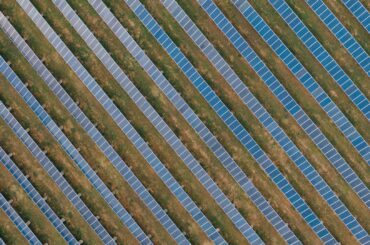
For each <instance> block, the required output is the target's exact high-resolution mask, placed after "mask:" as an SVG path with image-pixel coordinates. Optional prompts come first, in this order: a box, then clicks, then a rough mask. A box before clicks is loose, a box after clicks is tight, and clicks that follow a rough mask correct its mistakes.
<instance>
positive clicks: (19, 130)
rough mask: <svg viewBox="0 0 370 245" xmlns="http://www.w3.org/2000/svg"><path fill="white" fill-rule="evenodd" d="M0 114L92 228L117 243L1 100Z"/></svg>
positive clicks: (108, 240)
mask: <svg viewBox="0 0 370 245" xmlns="http://www.w3.org/2000/svg"><path fill="white" fill-rule="evenodd" d="M0 116H1V117H2V119H3V120H4V121H5V122H6V123H7V124H8V126H9V127H10V128H11V129H12V130H13V131H14V133H15V134H16V135H17V137H18V138H19V139H20V140H21V141H22V142H23V144H24V145H25V146H26V147H27V149H28V150H29V151H30V152H31V153H32V155H33V156H34V157H35V158H36V159H37V160H38V161H39V163H40V164H41V166H42V167H43V168H44V169H45V171H46V172H47V173H48V174H49V176H50V177H51V178H52V179H53V180H54V182H55V183H56V184H57V185H58V187H59V188H60V189H61V190H62V191H63V193H64V194H65V195H66V197H67V198H68V199H69V200H70V201H71V203H72V204H73V205H74V206H75V207H76V208H77V210H78V211H79V213H80V214H81V215H82V217H83V218H84V219H85V221H86V222H87V223H88V224H89V225H90V226H91V228H92V229H93V230H94V231H95V232H96V233H97V234H98V236H99V237H100V239H101V240H102V241H103V242H104V243H106V244H115V242H114V239H113V238H112V237H111V236H110V235H109V233H108V232H107V231H106V230H105V228H104V227H103V226H102V225H101V224H100V222H99V221H98V219H97V218H96V217H95V216H94V215H93V213H92V212H91V211H90V210H89V208H88V207H87V206H86V204H85V203H84V202H83V201H82V200H81V198H80V197H79V195H78V194H77V193H76V192H75V191H74V190H73V188H72V187H71V186H70V185H69V183H68V182H67V181H66V180H65V178H64V177H63V175H62V174H61V173H60V172H59V171H58V169H57V168H56V167H55V166H54V164H53V163H52V162H51V161H50V160H49V158H48V157H47V156H46V155H45V153H44V152H43V151H42V150H41V149H40V147H39V146H38V145H37V144H36V143H35V141H34V140H33V139H32V138H31V137H30V136H29V134H28V133H27V131H26V130H25V129H24V128H23V127H22V126H21V125H20V124H19V122H18V121H17V120H16V119H15V118H14V117H13V115H12V114H11V113H10V112H9V110H8V109H7V108H6V107H5V105H4V104H3V103H2V102H1V101H0Z"/></svg>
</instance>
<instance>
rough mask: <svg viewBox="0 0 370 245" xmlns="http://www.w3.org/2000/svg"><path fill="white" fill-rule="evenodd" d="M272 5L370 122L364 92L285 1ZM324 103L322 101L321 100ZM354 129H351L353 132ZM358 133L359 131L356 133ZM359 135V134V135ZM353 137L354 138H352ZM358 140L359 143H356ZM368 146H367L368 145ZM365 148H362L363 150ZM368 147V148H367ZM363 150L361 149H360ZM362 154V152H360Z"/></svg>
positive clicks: (279, 0) (270, 0)
mask: <svg viewBox="0 0 370 245" xmlns="http://www.w3.org/2000/svg"><path fill="white" fill-rule="evenodd" d="M269 2H270V4H271V5H272V6H273V7H274V8H275V10H276V11H277V12H278V13H279V14H280V16H281V17H282V18H283V19H284V21H285V22H286V23H287V24H288V25H289V26H290V28H291V29H292V30H293V31H294V32H295V34H296V35H297V36H298V37H299V39H300V40H301V41H302V42H303V43H304V45H305V46H306V47H307V48H308V50H310V52H311V53H312V54H313V56H314V57H316V59H317V60H318V61H319V62H320V64H321V65H322V66H323V67H324V68H325V69H326V71H327V72H328V73H329V74H330V75H331V76H332V77H333V79H334V80H335V81H336V82H337V83H338V85H339V86H340V87H341V88H342V89H343V91H344V92H345V93H346V94H347V95H348V97H349V98H350V99H351V101H352V102H353V103H354V104H355V105H356V106H357V107H358V109H359V110H360V111H361V112H362V113H363V114H364V115H365V116H366V117H367V119H369V120H370V103H369V100H368V99H367V98H366V97H365V96H363V94H362V92H361V91H360V90H359V89H358V88H357V86H356V85H355V84H354V83H353V81H352V80H351V78H350V77H349V76H348V75H347V74H346V73H345V72H344V71H343V70H342V68H341V67H340V66H339V65H338V64H337V62H336V61H335V60H334V59H333V57H332V56H331V55H330V54H329V53H328V52H327V51H326V50H325V48H324V47H323V46H322V45H321V44H320V43H319V42H318V41H317V39H316V38H315V36H314V35H313V34H312V33H311V32H310V31H309V30H308V28H307V27H306V26H305V25H304V24H303V22H302V21H301V20H300V19H299V18H298V16H297V15H296V14H295V13H294V12H293V10H292V9H291V8H290V7H289V5H288V4H287V3H286V2H285V1H283V0H269ZM319 100H320V101H322V99H319ZM321 103H322V107H325V106H326V105H327V102H325V101H322V102H321ZM324 110H325V111H326V112H327V113H328V114H329V116H330V117H333V116H335V115H333V114H332V112H331V111H330V110H328V109H326V108H324ZM353 130H354V129H349V131H351V132H352V131H353ZM342 132H343V133H344V134H345V136H346V137H347V138H348V139H349V140H350V142H352V144H353V145H355V146H357V145H358V146H360V145H362V144H364V143H365V141H364V140H363V139H362V137H361V138H358V137H355V138H354V136H353V135H351V134H350V135H348V133H347V132H346V131H342ZM355 133H357V131H356V132H355ZM357 134H358V133H357ZM350 136H352V137H350ZM354 140H357V141H354ZM365 144H366V143H365ZM366 146H367V144H366ZM363 147H364V146H362V148H363ZM367 147H368V146H367ZM360 149H361V148H360ZM360 153H361V152H360Z"/></svg>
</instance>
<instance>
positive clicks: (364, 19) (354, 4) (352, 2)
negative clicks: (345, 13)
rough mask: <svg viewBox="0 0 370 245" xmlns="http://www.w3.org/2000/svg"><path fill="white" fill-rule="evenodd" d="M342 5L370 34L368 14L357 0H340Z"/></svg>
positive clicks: (369, 14)
mask: <svg viewBox="0 0 370 245" xmlns="http://www.w3.org/2000/svg"><path fill="white" fill-rule="evenodd" d="M342 3H343V4H344V5H345V6H346V7H347V8H348V10H349V11H350V12H351V13H352V14H353V15H354V16H355V17H356V19H357V20H358V21H359V22H360V24H361V25H362V26H363V27H364V28H365V29H366V30H367V32H368V33H369V32H370V13H369V11H368V10H367V9H366V8H365V7H364V5H362V3H361V2H360V1H358V0H342Z"/></svg>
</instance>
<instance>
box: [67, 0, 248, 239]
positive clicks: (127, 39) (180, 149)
mask: <svg viewBox="0 0 370 245" xmlns="http://www.w3.org/2000/svg"><path fill="white" fill-rule="evenodd" d="M90 4H91V5H92V6H93V7H94V8H95V10H96V11H97V12H98V14H99V15H100V16H101V17H102V18H103V20H104V21H105V22H106V23H107V25H108V26H110V27H111V29H113V31H114V30H115V31H116V34H117V36H118V38H119V39H120V40H121V42H122V44H123V45H124V46H125V47H126V48H127V49H128V50H129V51H130V52H131V54H132V55H133V56H134V57H135V58H136V60H137V61H138V62H139V64H140V65H141V66H142V67H143V68H144V70H145V71H146V72H147V73H148V75H149V76H151V77H152V78H153V81H155V82H156V83H157V85H158V84H159V87H163V83H164V82H166V83H167V84H166V85H164V86H165V87H167V86H170V85H169V82H168V81H167V80H166V78H165V77H164V76H163V75H162V74H161V72H160V71H159V70H158V68H157V67H156V66H155V65H154V64H153V63H152V61H151V60H150V59H149V58H148V57H147V56H146V54H145V53H144V51H143V50H142V49H141V48H140V47H139V46H138V45H137V43H136V42H135V41H134V40H133V39H132V37H131V36H130V35H129V34H128V33H127V31H126V30H125V29H124V28H123V27H122V26H121V25H120V23H119V22H118V20H117V19H116V18H115V17H114V16H113V14H112V13H111V12H110V11H109V9H108V8H107V7H106V6H105V5H104V4H103V3H102V2H101V1H93V0H92V1H90ZM62 8H63V7H62V6H60V9H62ZM65 9H67V7H66V8H65ZM65 16H68V13H65ZM71 18H73V17H71ZM74 19H75V20H77V19H78V17H77V16H76V17H74ZM79 22H80V23H78V22H77V21H76V23H74V24H73V25H74V26H82V25H83V24H82V22H81V21H79ZM112 27H114V28H112ZM80 29H81V32H84V34H83V35H82V37H83V38H84V39H85V41H86V43H87V44H88V45H89V46H90V47H94V49H93V50H94V52H95V54H97V56H98V57H99V58H100V59H101V61H102V63H103V64H104V65H105V66H106V68H107V69H108V70H109V71H110V72H111V73H112V75H113V76H114V77H115V78H116V80H117V81H118V83H119V84H120V85H121V87H122V88H123V89H124V90H125V91H126V92H127V93H128V94H129V96H130V97H131V98H132V99H133V100H134V102H135V103H136V104H137V105H138V107H139V108H140V109H141V110H142V111H143V113H144V114H145V115H146V116H147V118H148V119H149V120H150V121H151V122H152V124H153V125H154V126H155V127H156V128H157V130H158V131H159V132H160V133H161V134H162V136H163V137H164V138H165V139H166V141H167V142H168V143H169V144H170V145H171V147H172V148H173V149H174V151H175V152H176V153H177V154H178V156H179V157H180V158H181V159H182V160H183V161H184V163H185V164H186V165H187V166H188V167H189V169H190V170H191V171H192V172H193V173H194V175H195V176H196V177H197V178H198V180H199V181H200V182H201V183H202V184H203V185H204V187H205V188H206V189H207V190H208V191H209V192H210V194H211V195H212V196H213V198H214V199H215V200H216V202H217V203H218V204H219V205H220V206H221V208H222V209H223V210H224V211H225V213H226V214H227V215H228V216H229V217H230V218H231V220H232V221H233V222H234V224H235V225H236V227H238V229H239V230H240V231H241V232H242V233H243V234H247V233H248V232H249V230H250V229H252V228H251V227H250V225H249V224H248V223H247V222H246V221H245V219H244V218H243V217H242V216H241V214H240V213H239V212H238V211H237V209H236V208H235V207H234V205H233V204H232V203H231V202H230V201H229V200H228V199H227V197H226V196H225V195H224V194H223V193H222V191H221V190H220V189H219V188H218V187H217V185H216V183H215V182H214V181H213V180H212V179H211V178H210V177H209V175H208V174H207V172H206V171H205V170H204V169H203V168H202V166H201V165H200V164H199V162H198V161H197V160H196V159H195V158H194V157H193V156H192V155H191V153H190V152H189V151H188V150H187V149H186V147H185V146H184V145H183V144H182V143H181V141H180V140H179V139H178V138H177V136H176V135H175V134H174V133H173V132H172V130H171V129H170V128H169V126H168V125H167V124H166V123H165V122H164V120H163V119H162V118H161V117H160V116H159V115H158V113H157V112H156V111H155V110H154V108H153V107H152V106H151V105H150V104H149V103H148V102H147V101H146V99H145V98H144V96H143V95H142V94H141V93H140V92H139V90H138V89H137V88H136V87H135V86H134V84H133V83H132V82H131V81H130V80H129V79H128V77H127V76H126V75H125V74H124V73H123V71H122V70H121V69H120V67H119V66H118V65H117V64H116V63H115V61H114V60H113V59H111V57H110V56H109V54H108V53H107V52H106V51H105V50H104V48H103V47H102V46H101V45H100V44H99V42H98V40H96V38H95V37H94V36H93V34H92V33H91V32H90V31H89V30H87V29H86V28H80ZM85 30H86V31H85ZM103 57H108V58H107V59H106V60H104V59H103ZM171 88H172V87H171ZM172 89H173V88H172ZM166 90H167V91H169V90H170V87H168V88H167V89H166ZM174 94H175V93H174ZM174 94H173V95H174ZM182 106H184V105H183V103H182V104H181V105H180V107H182ZM234 220H235V221H234Z"/></svg>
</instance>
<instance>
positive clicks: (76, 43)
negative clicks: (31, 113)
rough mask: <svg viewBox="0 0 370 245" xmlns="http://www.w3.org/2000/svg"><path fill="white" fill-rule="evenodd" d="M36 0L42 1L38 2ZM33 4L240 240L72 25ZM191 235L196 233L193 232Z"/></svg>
mask: <svg viewBox="0 0 370 245" xmlns="http://www.w3.org/2000/svg"><path fill="white" fill-rule="evenodd" d="M35 2H37V3H41V1H35ZM43 3H44V2H43ZM36 5H38V7H39V8H40V10H41V9H42V10H41V12H44V14H45V17H46V18H47V19H48V21H49V22H50V23H51V24H52V26H54V27H55V30H56V31H57V32H58V33H59V34H61V37H62V39H64V40H65V42H66V44H67V45H69V46H70V47H71V49H72V50H73V52H74V53H75V54H76V55H77V56H78V57H81V62H82V63H83V64H84V66H85V67H86V68H87V69H88V70H89V72H90V73H91V74H92V75H93V76H94V77H95V78H96V80H97V81H98V82H99V83H100V84H101V86H102V88H103V89H104V90H105V91H106V92H107V94H108V95H109V96H110V97H111V98H112V99H113V100H114V102H115V103H116V105H117V106H118V107H119V108H120V110H121V111H122V112H123V113H124V114H125V115H126V117H127V118H128V119H129V120H131V122H132V124H133V125H134V127H135V128H138V129H139V130H138V131H139V133H141V136H142V137H143V138H144V140H146V141H147V142H148V143H149V145H150V146H151V147H152V149H153V150H154V152H155V153H156V154H157V156H158V157H159V159H161V160H162V162H163V163H165V164H166V166H167V167H168V169H169V170H170V171H171V172H172V174H173V175H174V177H175V178H176V179H177V180H178V181H179V183H180V184H181V185H184V189H185V190H186V191H187V192H188V193H189V195H190V196H191V197H192V198H193V200H195V202H196V203H197V204H199V205H200V206H201V207H202V210H203V211H204V213H205V214H206V215H207V216H208V217H209V219H210V220H211V222H213V224H214V225H215V226H216V227H222V229H221V233H222V234H223V235H225V237H228V238H229V239H230V241H234V242H236V243H239V242H243V240H244V238H243V237H242V235H241V233H240V232H239V231H238V230H237V229H236V228H235V227H234V225H233V224H232V223H231V221H230V220H229V219H228V218H227V216H226V214H225V213H223V211H222V210H221V208H220V207H218V205H217V204H216V202H215V201H214V200H213V198H212V197H211V196H210V194H209V193H208V192H207V191H206V189H205V188H204V187H203V186H201V185H200V183H199V182H198V181H197V179H196V178H195V176H193V175H192V173H191V172H190V170H189V169H188V168H187V167H186V166H185V165H184V164H183V162H182V161H181V159H180V158H179V157H178V156H177V155H176V154H175V152H174V151H172V149H171V148H170V147H169V146H168V145H167V144H166V142H165V141H164V139H163V138H162V137H161V135H160V134H159V133H158V132H157V131H156V130H155V128H154V127H153V126H152V125H151V123H150V122H149V121H148V120H147V119H146V118H145V116H144V115H143V114H142V113H141V112H140V111H139V110H138V108H137V107H136V105H135V104H134V103H133V101H132V100H131V99H130V98H129V97H128V96H127V94H126V93H124V92H123V90H122V89H121V88H120V86H119V85H118V83H116V82H114V79H113V77H112V76H111V75H110V73H109V72H108V71H107V70H106V69H105V68H104V67H103V66H102V65H101V63H100V62H99V60H98V59H97V58H96V56H95V55H94V53H93V52H92V51H90V50H88V48H87V46H86V45H85V44H84V43H83V42H82V41H81V39H80V37H79V36H78V34H77V33H76V32H75V31H73V29H72V28H69V27H68V25H67V24H66V22H65V21H60V20H59V18H58V19H57V18H51V16H53V17H55V16H56V11H50V12H49V13H50V15H49V14H48V13H47V12H45V11H44V10H46V4H44V7H42V6H41V4H36ZM47 9H48V10H53V9H54V8H53V7H52V6H48V8H47ZM82 51H85V52H82ZM115 128H117V127H115ZM115 132H116V133H117V134H119V133H120V132H119V130H117V131H115ZM184 228H185V226H184ZM190 237H197V236H196V235H194V236H190Z"/></svg>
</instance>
